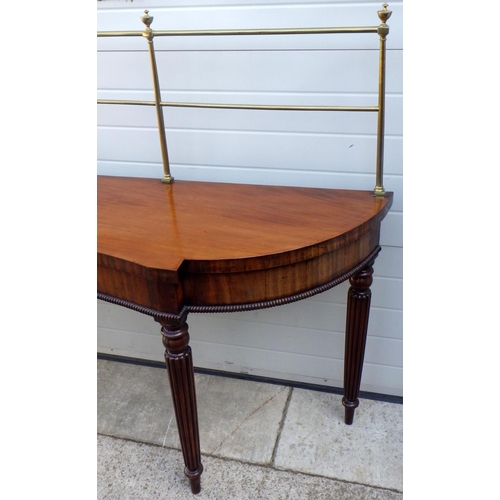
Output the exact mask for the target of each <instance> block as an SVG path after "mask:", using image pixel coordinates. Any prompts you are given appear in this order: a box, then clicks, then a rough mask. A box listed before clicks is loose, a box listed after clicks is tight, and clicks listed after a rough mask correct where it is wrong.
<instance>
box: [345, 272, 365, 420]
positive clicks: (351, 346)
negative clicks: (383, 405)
mask: <svg viewBox="0 0 500 500" xmlns="http://www.w3.org/2000/svg"><path fill="white" fill-rule="evenodd" d="M372 276H373V267H372V265H371V264H370V265H368V266H367V267H365V268H364V269H363V270H361V271H360V272H359V273H358V274H356V275H354V276H353V277H352V278H350V279H349V282H350V284H351V287H350V288H349V292H348V294H347V319H346V339H345V355H344V397H343V398H342V404H343V405H344V407H345V423H346V424H348V425H351V424H352V422H353V419H354V410H355V409H356V408H357V407H358V405H359V400H358V395H359V387H360V385H361V374H362V371H363V359H364V356H365V345H366V334H367V330H368V316H369V313H370V299H371V291H370V286H371V284H372V282H373V278H372Z"/></svg>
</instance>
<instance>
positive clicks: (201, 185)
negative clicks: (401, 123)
mask: <svg viewBox="0 0 500 500" xmlns="http://www.w3.org/2000/svg"><path fill="white" fill-rule="evenodd" d="M391 203H392V193H389V194H388V195H387V196H386V197H384V198H380V197H374V196H373V195H372V194H371V193H370V192H368V191H348V190H332V189H318V188H296V187H283V186H255V185H242V184H222V183H208V182H188V181H176V182H175V183H173V184H170V185H165V184H162V183H161V182H160V181H159V180H156V179H138V178H122V177H104V176H99V178H98V254H97V261H98V266H99V272H98V291H100V292H102V293H105V294H109V295H111V296H114V297H119V298H123V299H125V300H130V301H131V302H134V303H137V304H140V305H143V306H146V307H150V308H152V309H155V310H157V311H167V312H179V311H180V309H181V307H182V306H183V305H188V304H192V305H221V304H245V303H250V302H259V301H265V300H272V299H277V298H280V297H286V296H289V295H293V294H297V293H300V292H303V291H306V290H309V289H311V288H313V287H316V286H319V285H321V284H323V283H326V282H328V281H331V280H333V279H334V278H336V277H338V276H341V275H342V274H344V273H345V272H347V271H348V270H349V269H351V268H353V267H354V266H355V265H356V264H357V263H359V262H360V261H362V260H363V259H364V258H366V257H367V256H368V255H369V254H370V252H372V251H373V250H374V249H375V248H376V247H377V246H378V243H379V234H380V222H381V220H382V219H383V218H384V216H385V214H386V213H387V211H388V210H389V208H390V205H391Z"/></svg>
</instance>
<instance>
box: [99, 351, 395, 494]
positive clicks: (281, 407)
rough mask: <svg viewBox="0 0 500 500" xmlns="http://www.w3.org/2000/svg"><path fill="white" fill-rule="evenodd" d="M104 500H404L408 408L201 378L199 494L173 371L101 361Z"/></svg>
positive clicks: (198, 378) (198, 385)
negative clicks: (347, 405) (347, 403)
mask: <svg viewBox="0 0 500 500" xmlns="http://www.w3.org/2000/svg"><path fill="white" fill-rule="evenodd" d="M97 380H98V387H97V394H98V416H97V417H98V418H97V424H98V425H97V433H98V436H97V444H98V447H97V450H98V471H97V474H98V492H97V493H98V495H97V498H98V499H107V500H112V499H120V500H125V499H134V500H137V499H163V498H165V499H167V498H168V499H172V500H176V499H184V498H199V499H200V500H202V499H217V500H223V499H228V500H229V499H237V500H245V499H254V500H255V499H262V500H272V499H283V500H285V499H287V500H292V499H314V500H320V499H339V500H350V499H368V500H396V499H397V500H401V499H402V497H403V494H402V489H403V473H402V463H403V457H402V455H403V446H402V441H403V430H402V421H403V406H402V405H400V404H395V403H385V402H380V401H372V400H367V399H362V400H360V406H359V408H358V409H357V410H356V414H355V419H354V424H353V425H352V426H347V425H345V424H344V422H343V413H344V412H343V406H342V403H341V396H338V395H335V394H328V393H323V392H317V391H307V390H303V389H294V388H291V387H284V386H280V385H273V384H264V383H259V382H250V381H245V380H237V379H232V378H224V377H216V376H210V375H200V374H196V391H197V399H198V413H199V423H200V440H201V451H202V462H203V466H204V472H203V475H202V477H201V483H202V491H201V493H200V494H199V495H197V496H196V497H195V496H193V495H192V494H191V493H190V490H189V485H188V481H187V479H186V478H185V477H184V474H183V469H184V465H183V461H182V454H181V452H180V445H179V440H178V436H177V428H176V424H175V417H174V412H173V407H172V404H171V401H170V389H169V387H168V379H167V373H166V370H165V369H160V368H155V367H145V366H138V365H133V364H128V363H120V362H114V361H105V360H98V377H97Z"/></svg>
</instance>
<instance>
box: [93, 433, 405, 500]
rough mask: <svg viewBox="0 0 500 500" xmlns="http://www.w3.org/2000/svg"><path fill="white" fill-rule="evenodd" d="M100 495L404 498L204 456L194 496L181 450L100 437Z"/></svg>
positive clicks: (130, 498)
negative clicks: (196, 493) (186, 475)
mask: <svg viewBox="0 0 500 500" xmlns="http://www.w3.org/2000/svg"><path fill="white" fill-rule="evenodd" d="M97 451H98V461H97V485H98V486H97V499H98V500H155V499H168V500H184V499H189V500H193V499H196V500H304V499H311V500H333V499H335V500H359V499H363V500H402V498H403V496H402V494H401V493H398V492H393V491H388V490H384V489H380V488H371V487H368V486H363V485H359V484H349V483H345V482H340V481H336V480H333V479H328V478H322V477H314V476H308V475H304V474H295V473H292V472H286V471H279V470H273V469H272V468H269V467H264V466H258V465H253V464H247V463H242V462H237V461H232V460H227V459H220V458H216V457H208V456H203V464H204V467H205V472H204V473H203V475H202V478H201V485H202V486H201V487H202V490H201V493H200V494H199V495H196V496H194V495H192V494H191V492H190V490H189V485H188V481H187V479H186V478H185V477H184V474H183V473H182V470H183V461H182V454H181V452H180V451H178V450H174V449H166V448H161V447H158V446H154V445H148V444H144V443H136V442H132V441H127V440H122V439H117V438H113V437H108V436H100V435H98V436H97Z"/></svg>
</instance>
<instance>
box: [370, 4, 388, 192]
mask: <svg viewBox="0 0 500 500" xmlns="http://www.w3.org/2000/svg"><path fill="white" fill-rule="evenodd" d="M387 7H388V5H387V4H386V3H384V4H383V5H382V9H383V10H379V11H378V12H377V14H378V17H379V19H380V20H381V21H382V24H380V26H379V27H378V29H377V33H378V34H379V36H380V60H379V78H378V124H377V173H376V180H375V189H374V190H373V194H374V195H375V196H385V189H384V185H383V178H382V177H383V173H384V127H385V65H386V57H385V56H386V52H385V49H386V47H385V42H386V38H387V35H388V33H389V26H387V24H386V21H387V20H388V19H389V18H390V17H391V14H392V11H390V10H387Z"/></svg>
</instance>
